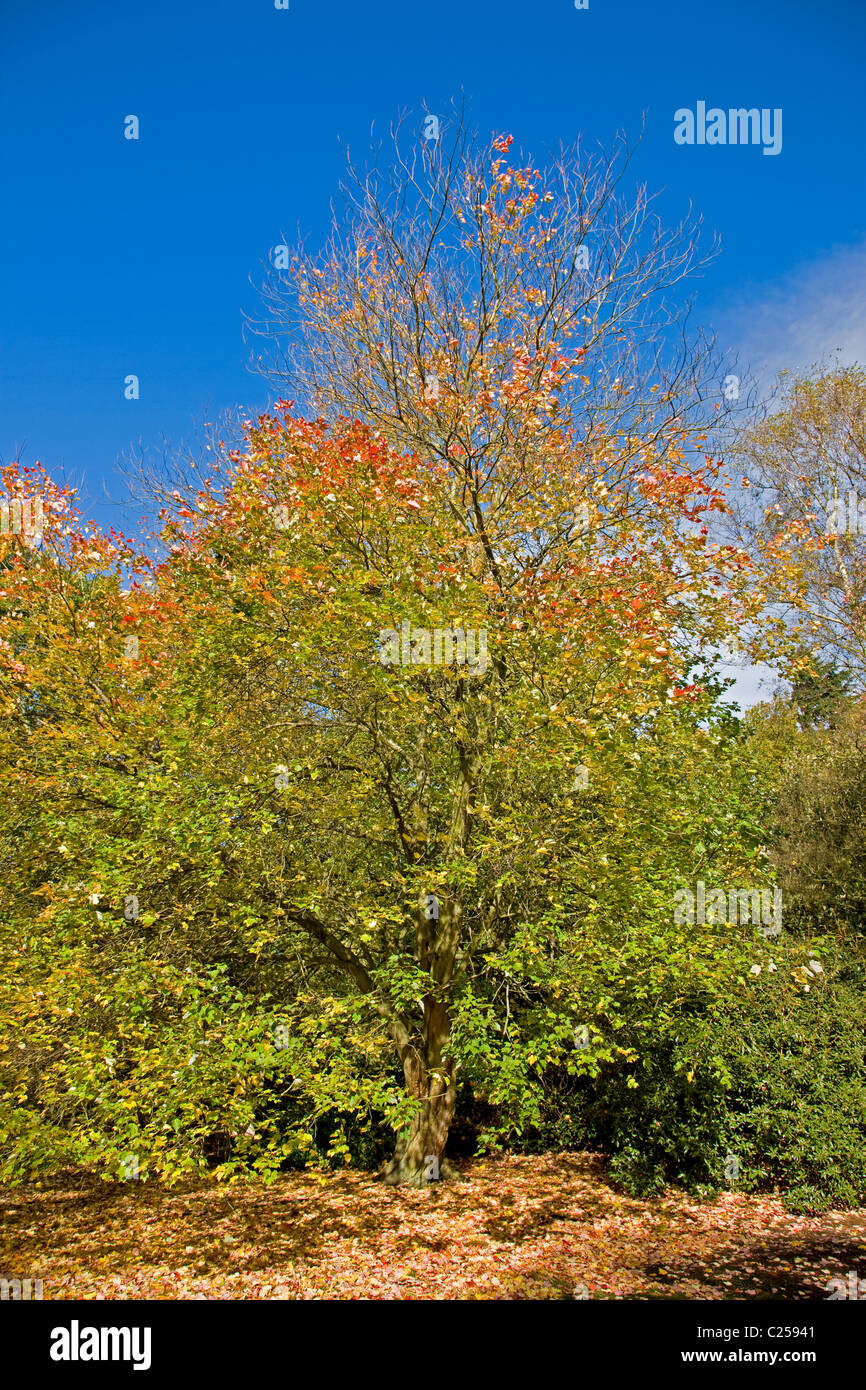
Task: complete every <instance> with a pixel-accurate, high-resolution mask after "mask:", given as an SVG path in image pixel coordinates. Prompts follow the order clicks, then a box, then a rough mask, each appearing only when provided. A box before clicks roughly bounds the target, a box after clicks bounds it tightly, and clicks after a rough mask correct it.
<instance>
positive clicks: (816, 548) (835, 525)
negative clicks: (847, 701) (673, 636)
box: [732, 365, 866, 689]
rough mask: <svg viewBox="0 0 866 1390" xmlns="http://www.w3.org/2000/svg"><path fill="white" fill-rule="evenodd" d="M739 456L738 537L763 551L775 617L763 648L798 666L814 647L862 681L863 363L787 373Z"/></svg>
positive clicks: (865, 575) (865, 672)
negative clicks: (742, 479) (741, 479)
mask: <svg viewBox="0 0 866 1390" xmlns="http://www.w3.org/2000/svg"><path fill="white" fill-rule="evenodd" d="M732 458H733V460H734V461H735V462H736V464H737V466H738V467H739V468H741V469H742V472H743V474H744V476H745V480H746V483H747V488H746V490H745V491H744V492H743V493H742V494H741V495H740V496H739V498H738V500H737V505H736V506H735V509H734V510H735V513H736V516H737V521H738V530H737V536H736V538H737V540H738V541H739V543H741V544H743V545H744V546H747V547H748V546H750V545H751V544H754V546H756V547H757V550H756V551H755V554H756V556H757V552H758V551H760V552H761V553H762V555H763V567H764V571H765V573H764V584H765V592H766V598H767V601H768V604H769V605H770V607H771V610H772V611H773V612H774V614H775V618H776V622H775V626H774V628H770V627H767V628H765V629H764V636H765V641H769V643H770V646H769V647H768V646H766V645H765V646H764V647H763V649H762V650H763V651H764V653H766V652H767V651H769V650H770V648H773V649H774V650H775V651H776V653H778V654H780V655H782V660H785V656H784V653H787V661H788V663H789V664H790V665H791V669H792V671H793V672H794V673H796V669H797V668H798V667H802V666H804V664H805V666H807V667H808V664H809V658H810V656H814V657H816V658H817V659H818V660H819V661H822V660H823V661H825V662H826V661H831V662H835V663H836V664H837V665H838V666H840V667H841V668H842V669H843V670H845V671H848V672H850V673H851V677H852V682H853V684H854V685H855V686H856V688H858V689H863V686H864V678H866V646H864V641H866V628H864V596H866V590H864V584H866V567H864V559H866V540H864V537H866V372H864V370H863V368H862V367H860V366H857V365H854V366H850V367H829V368H826V367H825V368H818V367H815V368H813V369H812V370H811V371H809V372H807V373H805V374H803V375H801V376H793V377H790V378H789V377H783V378H782V382H781V385H780V390H779V392H778V393H777V394H776V396H775V397H774V398H773V399H772V400H771V402H770V404H769V405H768V407H767V409H766V411H765V415H764V418H763V419H761V420H759V421H758V422H757V423H756V424H754V425H753V426H752V427H751V428H750V429H748V430H746V431H745V432H744V433H743V434H742V435H741V437H740V439H739V441H738V444H737V447H736V449H735V450H734V452H733V454H732ZM760 650H761V649H760V648H759V651H760ZM814 674H816V673H815V672H813V675H814Z"/></svg>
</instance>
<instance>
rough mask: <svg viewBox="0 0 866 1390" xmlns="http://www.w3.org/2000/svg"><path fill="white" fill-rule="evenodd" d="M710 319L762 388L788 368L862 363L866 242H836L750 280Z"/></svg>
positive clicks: (865, 324) (865, 323) (865, 355)
mask: <svg viewBox="0 0 866 1390" xmlns="http://www.w3.org/2000/svg"><path fill="white" fill-rule="evenodd" d="M714 326H715V328H716V332H717V334H718V337H719V341H720V343H729V344H730V346H731V349H732V350H733V351H735V352H736V353H737V356H738V359H739V365H740V367H741V368H742V369H744V373H745V372H746V371H747V372H748V373H749V374H750V375H751V376H753V377H754V378H755V380H756V382H757V384H758V388H759V390H760V391H761V392H762V393H763V392H764V391H765V390H767V389H768V388H769V387H770V385H771V384H772V382H773V380H774V379H775V377H776V374H777V373H778V372H780V371H783V370H785V369H786V368H787V369H788V370H789V371H793V372H797V371H802V370H803V369H804V368H807V367H809V366H811V365H812V364H813V363H815V362H822V361H828V360H830V359H838V360H839V361H840V362H841V363H842V364H843V365H848V364H850V363H852V362H866V242H863V243H861V244H860V245H858V246H846V247H839V248H838V249H835V250H833V251H831V252H829V253H828V254H827V255H826V256H824V257H822V258H821V259H820V260H817V261H811V262H810V263H809V264H807V265H802V266H798V267H796V268H795V269H794V270H793V271H791V272H790V273H789V274H786V275H785V276H784V277H783V278H781V279H779V280H777V281H771V282H769V283H764V284H752V285H751V286H749V287H748V288H747V289H745V290H743V291H742V292H741V293H740V294H738V296H737V298H736V299H735V300H733V301H730V302H729V303H728V305H726V307H725V309H724V310H723V312H722V313H721V314H720V315H717V316H715V319H714Z"/></svg>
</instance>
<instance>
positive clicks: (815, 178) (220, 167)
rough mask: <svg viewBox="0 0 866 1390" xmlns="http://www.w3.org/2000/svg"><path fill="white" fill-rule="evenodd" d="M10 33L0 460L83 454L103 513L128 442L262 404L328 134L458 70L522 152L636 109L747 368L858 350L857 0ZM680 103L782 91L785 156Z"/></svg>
mask: <svg viewBox="0 0 866 1390" xmlns="http://www.w3.org/2000/svg"><path fill="white" fill-rule="evenodd" d="M0 51H2V53H3V56H4V60H5V61H4V63H3V81H2V83H0V119H2V128H3V131H4V137H5V138H4V140H3V142H2V147H0V178H2V187H3V189H4V193H5V202H6V209H5V216H4V217H3V218H2V220H0V458H2V459H3V460H9V459H10V458H13V457H15V456H16V454H18V453H19V452H20V453H21V456H22V459H23V461H24V462H25V463H33V462H34V461H35V460H36V459H39V460H40V461H41V462H42V463H43V464H44V465H45V466H46V467H47V468H48V470H49V471H50V472H52V473H53V474H55V475H56V476H61V475H62V476H65V477H66V478H67V479H69V480H78V479H82V478H83V479H84V480H85V483H86V487H87V490H88V499H89V500H88V504H87V509H88V510H89V511H90V512H91V513H92V514H93V515H95V516H97V517H98V519H99V520H101V521H102V522H103V523H108V524H116V525H123V526H125V527H126V528H127V529H132V528H133V527H134V524H135V517H136V516H137V514H138V510H140V509H138V508H135V509H133V510H131V511H130V510H129V509H126V508H124V507H122V506H112V505H109V504H108V503H107V502H106V501H105V498H104V495H103V493H104V489H107V490H108V492H109V494H110V495H111V496H112V497H113V498H114V499H115V501H117V502H122V501H123V499H124V485H123V481H122V479H121V478H120V476H119V474H118V471H117V463H118V458H119V457H120V455H121V454H122V453H123V452H124V451H126V450H128V449H129V448H130V446H132V445H134V444H135V443H137V442H138V441H139V440H141V441H142V443H143V444H144V445H145V446H149V447H153V446H155V445H158V444H159V442H160V439H161V437H162V436H166V437H167V438H168V439H169V440H170V441H174V442H177V441H179V440H180V439H181V438H183V437H184V436H189V435H190V433H191V432H192V431H193V430H194V428H195V426H196V424H197V423H199V422H201V421H202V420H203V419H207V418H212V416H213V415H214V414H215V413H217V412H219V411H220V410H222V409H225V408H229V407H232V406H236V405H243V406H246V407H248V408H250V409H255V408H257V407H263V406H265V405H266V403H267V390H266V387H265V386H264V383H263V382H262V380H261V379H260V378H259V377H256V376H255V375H253V374H251V373H250V371H249V369H248V360H249V349H248V348H247V347H245V345H244V342H243V340H242V334H241V321H242V311H243V310H247V311H248V312H255V307H256V298H255V294H254V291H253V289H252V287H251V285H250V276H251V275H252V276H253V277H257V276H258V275H259V274H260V272H261V268H262V262H263V260H264V258H265V257H266V256H267V254H268V250H269V248H270V247H271V246H273V245H274V244H275V243H277V242H278V241H280V240H281V233H285V234H286V235H287V236H288V238H289V239H290V240H292V239H293V238H294V235H295V233H296V231H297V230H298V229H300V230H301V231H302V232H303V233H304V234H305V235H306V236H307V237H308V241H309V245H310V246H311V247H314V246H316V245H317V244H318V243H319V241H320V240H321V239H322V238H323V236H324V234H325V232H326V228H327V223H328V218H329V210H330V201H331V198H332V197H333V196H334V194H335V192H336V186H337V183H338V180H339V178H340V176H341V173H342V169H343V164H344V158H345V146H346V145H348V146H349V147H350V148H351V149H352V151H353V153H354V154H355V155H356V156H358V157H361V158H363V156H364V154H365V152H366V150H367V148H368V146H369V138H370V127H371V124H375V127H376V130H377V132H378V133H380V134H382V135H384V134H386V132H387V127H388V123H389V122H390V121H391V120H392V119H393V118H394V117H395V116H396V115H397V114H398V113H399V112H400V111H410V112H413V113H415V115H414V118H413V119H415V120H417V122H418V124H419V125H420V121H421V118H422V112H423V105H424V103H425V102H426V104H427V106H428V107H429V109H430V110H431V111H437V110H441V111H442V113H443V114H444V112H445V109H446V107H447V105H448V104H449V103H450V100H451V98H452V97H455V96H457V97H459V95H460V93H461V91H463V92H464V93H465V95H466V98H467V101H468V104H469V108H470V118H471V123H472V124H473V125H475V126H477V127H478V129H479V131H480V132H481V133H482V134H486V133H488V132H491V131H497V132H501V131H510V132H511V133H512V134H513V135H514V137H515V144H516V145H519V146H522V147H523V149H524V150H526V151H528V152H530V153H531V154H532V155H533V156H534V157H535V158H536V159H537V160H540V159H543V157H544V153H545V149H552V148H555V147H556V146H557V145H558V144H559V142H560V141H564V142H565V143H570V142H571V141H572V140H574V139H575V138H576V137H577V136H578V135H579V134H580V135H582V136H583V137H584V139H586V140H588V141H590V142H594V141H596V140H599V141H601V142H602V143H604V144H610V143H611V142H612V140H613V137H614V136H615V134H616V132H617V130H620V129H621V130H624V131H625V132H626V133H627V134H628V135H629V136H631V137H633V138H634V137H636V136H637V135H638V133H639V130H640V125H641V119H642V115H643V113H644V112H645V113H646V118H647V131H646V136H645V139H644V141H643V144H642V145H641V147H640V150H639V152H638V154H637V156H636V159H635V162H634V166H633V169H634V174H633V177H634V178H635V179H640V180H641V181H644V180H645V181H646V182H647V183H648V185H649V188H650V189H651V190H664V191H663V192H662V195H661V198H660V201H659V205H658V206H659V211H660V212H661V214H662V216H663V218H664V219H665V220H666V221H668V222H676V221H678V220H679V219H680V218H681V217H683V216H684V215H686V213H687V212H688V208H689V204H690V203H692V204H693V205H694V207H695V209H696V210H697V211H698V212H700V213H701V214H702V215H703V217H704V221H705V226H706V229H707V233H708V240H709V234H710V233H712V232H713V231H717V232H718V233H719V234H720V236H721V238H722V248H723V249H722V254H721V256H720V257H719V258H718V259H717V260H716V261H715V262H714V263H713V265H712V266H711V268H710V269H709V271H708V272H707V273H706V274H705V276H704V277H703V278H702V279H701V280H700V281H699V282H695V284H694V286H693V291H694V292H697V294H698V305H697V317H698V319H699V320H700V321H701V322H705V323H708V324H710V325H712V326H714V327H715V328H716V329H717V331H718V332H719V334H720V338H721V342H722V344H723V345H724V346H725V347H726V348H727V347H730V349H731V350H732V351H734V352H739V353H740V354H741V355H742V356H743V357H744V358H745V359H746V360H749V361H752V362H754V363H756V364H761V365H763V366H767V365H769V366H770V367H772V368H775V367H779V366H798V365H803V364H804V363H806V362H808V361H809V360H811V359H812V358H814V357H816V356H819V355H821V354H822V353H825V352H828V351H831V350H833V349H836V348H838V349H840V351H841V354H842V356H843V357H844V358H846V359H851V358H852V357H858V358H859V359H860V360H866V180H864V178H863V155H864V136H866V117H864V101H863V95H862V92H863V73H864V70H866V5H864V4H863V0H822V3H821V4H820V5H819V4H815V3H807V2H806V0H728V3H719V4H717V5H708V4H700V5H698V6H689V5H684V4H682V3H673V0H657V2H656V3H638V0H590V3H589V9H588V10H584V11H578V10H576V9H575V7H574V3H573V0H534V2H533V3H526V0H435V2H434V0H430V2H429V3H427V0H418V2H417V3H412V2H411V0H381V3H372V2H370V3H364V4H360V3H357V0H356V2H355V3H351V2H350V0H328V3H325V0H290V8H289V10H288V11H283V10H276V9H275V7H274V4H273V0H183V2H182V3H180V0H171V2H170V3H169V0H144V2H143V3H138V4H134V3H131V4H123V3H117V0H110V2H109V0H78V2H77V3H76V4H74V5H70V4H68V3H65V0H41V3H39V4H37V5H28V4H26V3H25V0H2V4H0ZM699 100H704V101H706V103H707V105H708V106H719V107H722V108H729V107H738V106H746V107H753V106H756V107H759V108H765V107H766V108H781V109H782V111H783V145H782V151H781V153H780V154H779V155H778V156H775V157H773V156H765V155H764V154H763V153H762V150H761V148H760V147H754V146H745V147H740V146H733V147H731V146H727V147H725V146H722V147H710V146H697V145H695V146H691V147H688V146H679V145H677V144H675V142H674V139H673V130H674V112H675V110H677V109H678V108H680V107H687V106H688V107H692V108H694V107H695V105H696V103H697V102H698V101H699ZM128 114H136V115H137V116H138V117H139V119H140V124H141V129H140V139H139V140H138V141H128V140H125V139H124V137H123V122H124V117H125V116H127V115H128ZM129 373H135V374H136V375H137V376H138V377H139V379H140V383H141V385H140V390H141V396H140V399H139V400H138V401H127V400H125V399H124V386H123V384H124V379H125V377H126V376H127V375H128V374H129Z"/></svg>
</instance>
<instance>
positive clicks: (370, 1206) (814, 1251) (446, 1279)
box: [0, 1154, 866, 1299]
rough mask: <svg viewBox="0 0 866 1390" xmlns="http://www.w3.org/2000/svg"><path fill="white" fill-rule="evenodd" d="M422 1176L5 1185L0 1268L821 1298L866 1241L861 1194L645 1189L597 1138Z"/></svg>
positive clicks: (99, 1283) (105, 1282)
mask: <svg viewBox="0 0 866 1390" xmlns="http://www.w3.org/2000/svg"><path fill="white" fill-rule="evenodd" d="M459 1168H460V1180H459V1181H457V1182H454V1183H448V1184H431V1186H430V1187H428V1188H427V1189H425V1190H423V1191H413V1190H402V1189H395V1188H390V1187H385V1186H382V1185H381V1184H379V1183H376V1182H375V1181H374V1180H373V1178H372V1175H369V1174H365V1173H358V1172H351V1171H350V1172H345V1173H339V1174H328V1175H320V1174H314V1173H304V1174H288V1175H286V1176H284V1177H281V1178H280V1179H279V1180H278V1181H277V1182H276V1183H274V1184H272V1185H270V1186H263V1185H261V1184H254V1185H253V1184H249V1185H247V1184H244V1185H242V1186H241V1185H238V1186H232V1187H230V1188H226V1187H217V1186H216V1185H197V1186H195V1187H189V1188H186V1189H184V1190H182V1191H179V1190H176V1189H175V1190H172V1191H165V1190H163V1189H161V1188H159V1187H157V1186H156V1185H153V1184H149V1183H146V1184H136V1185H132V1184H124V1185H122V1186H120V1185H118V1186H106V1185H105V1184H100V1185H96V1184H90V1185H87V1186H84V1187H80V1186H79V1187H74V1186H72V1185H71V1184H65V1185H55V1186H47V1185H46V1186H43V1187H42V1188H39V1189H37V1188H28V1189H25V1190H17V1191H12V1192H9V1191H4V1192H0V1225H2V1236H0V1274H3V1275H5V1276H6V1277H8V1278H14V1277H19V1278H41V1279H42V1280H43V1283H44V1290H43V1296H44V1298H46V1299H63V1298H66V1299H78V1298H85V1299H101V1298H106V1299H123V1298H191V1299H192V1298H242V1299H247V1298H291V1299H317V1298H348V1299H358V1298H367V1299H402V1298H409V1299H413V1298H437V1299H455V1298H456V1299H475V1298H483V1299H538V1298H542V1299H563V1298H575V1297H579V1298H586V1297H589V1298H606V1299H609V1298H644V1299H647V1298H710V1299H724V1298H774V1297H775V1298H780V1297H781V1298H785V1299H792V1298H793V1299H821V1298H824V1299H826V1298H827V1297H828V1292H827V1289H826V1287H825V1286H826V1284H827V1281H828V1280H830V1279H833V1278H840V1277H842V1278H847V1275H848V1271H849V1270H852V1269H853V1270H858V1269H859V1270H860V1272H861V1273H863V1272H864V1270H863V1269H862V1266H863V1264H864V1259H866V1211H861V1212H857V1213H855V1212H830V1213H825V1214H823V1215H821V1216H813V1217H806V1216H793V1215H791V1214H790V1213H789V1212H786V1211H785V1210H784V1208H783V1206H782V1204H781V1202H779V1201H777V1200H775V1199H767V1198H756V1197H747V1196H744V1195H742V1194H738V1193H726V1194H724V1195H723V1196H721V1197H719V1198H718V1199H717V1200H715V1201H712V1202H698V1201H696V1200H694V1199H691V1198H689V1197H686V1196H685V1195H684V1194H682V1193H680V1192H673V1191H672V1192H668V1193H667V1194H666V1195H665V1196H663V1197H658V1198H653V1199H651V1200H647V1201H638V1200H635V1199H633V1198H629V1197H625V1196H623V1195H622V1194H621V1193H619V1192H617V1191H615V1190H614V1189H613V1188H612V1187H610V1186H609V1185H608V1184H607V1182H606V1181H605V1178H604V1165H603V1163H602V1161H601V1159H599V1158H595V1157H593V1156H590V1155H575V1154H560V1155H555V1154H548V1155H543V1156H540V1157H539V1156H532V1157H513V1156H512V1157H506V1158H495V1159H480V1160H476V1161H472V1162H467V1163H463V1164H460V1165H459Z"/></svg>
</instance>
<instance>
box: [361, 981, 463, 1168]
mask: <svg viewBox="0 0 866 1390" xmlns="http://www.w3.org/2000/svg"><path fill="white" fill-rule="evenodd" d="M424 1014H425V1025H426V1026H425V1036H424V1038H423V1040H419V1045H418V1046H414V1045H413V1044H411V1043H409V1044H406V1045H404V1046H402V1047H400V1049H399V1051H400V1058H401V1061H402V1063H403V1074H404V1076H405V1077H406V1089H407V1091H408V1092H409V1094H410V1096H412V1097H413V1098H414V1099H415V1100H417V1101H418V1102H419V1103H420V1109H419V1110H418V1112H417V1114H416V1115H415V1116H414V1117H413V1119H412V1122H411V1124H410V1125H409V1128H408V1129H407V1130H406V1132H405V1133H404V1134H401V1136H400V1138H399V1139H398V1141H397V1147H396V1149H395V1151H394V1157H393V1158H392V1159H391V1160H390V1162H388V1163H386V1164H385V1166H384V1168H383V1169H382V1170H381V1172H380V1173H379V1178H380V1180H381V1181H382V1182H387V1183H394V1184H402V1185H403V1186H407V1187H425V1186H426V1185H427V1183H429V1182H435V1181H437V1180H439V1181H441V1180H444V1179H447V1178H451V1177H454V1172H453V1169H452V1168H451V1166H450V1164H449V1163H448V1161H447V1159H445V1158H444V1157H443V1155H444V1152H445V1144H446V1142H447V1140H448V1131H449V1129H450V1128H451V1121H452V1120H453V1118H454V1111H455V1107H456V1101H457V1097H456V1087H455V1067H454V1062H453V1060H452V1059H451V1058H449V1057H446V1055H445V1054H446V1051H447V1047H448V1041H449V1019H448V1014H447V1011H446V1010H445V1008H444V1007H443V1006H442V1005H441V1004H438V1003H436V1002H435V1001H433V1000H432V999H431V998H430V997H429V996H428V998H427V999H425V1001H424Z"/></svg>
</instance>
